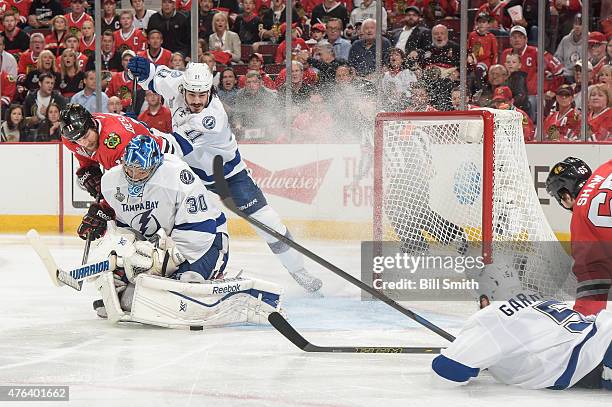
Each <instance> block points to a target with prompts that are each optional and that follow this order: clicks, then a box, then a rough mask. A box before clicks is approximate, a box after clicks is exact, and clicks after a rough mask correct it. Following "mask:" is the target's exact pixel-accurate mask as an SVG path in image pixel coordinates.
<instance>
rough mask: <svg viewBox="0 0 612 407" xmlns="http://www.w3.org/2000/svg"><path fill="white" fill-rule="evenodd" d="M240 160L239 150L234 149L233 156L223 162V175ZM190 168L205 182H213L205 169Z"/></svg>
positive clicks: (230, 171)
mask: <svg viewBox="0 0 612 407" xmlns="http://www.w3.org/2000/svg"><path fill="white" fill-rule="evenodd" d="M175 134H176V133H175ZM179 144H180V143H179ZM241 161H242V157H241V156H240V151H238V150H236V155H235V156H234V158H232V159H231V160H229V161H228V162H226V163H225V164H223V175H225V176H227V175H228V174H231V173H232V171H234V168H236V166H237V165H238V164H240V162H241ZM191 169H192V170H193V172H195V173H196V175H197V176H198V177H200V179H201V180H203V181H206V182H214V179H213V177H212V175H208V174H207V173H206V171H204V170H202V169H200V168H195V167H191Z"/></svg>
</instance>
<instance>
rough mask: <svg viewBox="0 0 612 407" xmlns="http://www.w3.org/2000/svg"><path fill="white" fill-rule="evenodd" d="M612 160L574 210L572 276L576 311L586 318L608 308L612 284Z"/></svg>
mask: <svg viewBox="0 0 612 407" xmlns="http://www.w3.org/2000/svg"><path fill="white" fill-rule="evenodd" d="M611 203H612V160H610V161H608V162H606V163H604V164H602V165H601V166H600V167H599V168H597V169H596V170H595V171H594V172H593V175H591V178H589V180H588V181H587V183H586V184H585V185H584V187H582V189H581V190H580V193H579V194H578V197H577V198H576V203H575V204H574V208H573V210H572V221H571V224H570V232H571V236H572V257H573V258H574V266H573V272H574V274H575V275H576V279H577V280H578V288H577V290H576V304H575V305H574V309H575V310H576V311H578V312H580V313H582V314H584V315H592V314H596V313H597V312H599V311H600V310H602V309H604V308H606V301H607V298H608V290H609V289H610V285H611V284H612V250H610V248H611V247H612V212H611V211H610V209H611Z"/></svg>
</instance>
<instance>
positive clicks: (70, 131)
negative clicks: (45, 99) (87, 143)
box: [60, 103, 96, 142]
mask: <svg viewBox="0 0 612 407" xmlns="http://www.w3.org/2000/svg"><path fill="white" fill-rule="evenodd" d="M95 128H96V122H95V121H94V119H93V116H92V115H91V113H89V111H88V110H87V109H85V108H84V107H83V106H81V105H79V104H78V103H70V104H68V105H66V107H65V108H64V109H62V111H61V113H60V130H61V133H62V136H64V137H66V138H67V139H68V140H70V141H75V142H76V141H77V140H78V139H80V138H81V137H83V136H84V135H85V134H86V133H87V130H89V129H95Z"/></svg>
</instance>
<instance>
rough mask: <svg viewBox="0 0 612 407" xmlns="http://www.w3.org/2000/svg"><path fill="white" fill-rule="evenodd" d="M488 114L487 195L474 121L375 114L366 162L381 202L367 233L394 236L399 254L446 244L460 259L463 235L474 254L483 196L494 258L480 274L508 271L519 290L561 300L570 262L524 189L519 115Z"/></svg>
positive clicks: (569, 288)
mask: <svg viewBox="0 0 612 407" xmlns="http://www.w3.org/2000/svg"><path fill="white" fill-rule="evenodd" d="M488 111H490V112H491V113H493V115H494V129H493V132H494V143H493V146H492V147H493V168H494V169H493V184H492V191H493V192H492V196H490V194H486V193H485V194H483V151H484V149H483V143H484V142H485V141H484V138H483V130H484V122H483V120H482V118H480V117H469V118H468V117H458V116H453V115H450V114H449V115H448V117H446V116H443V117H438V116H437V117H435V118H432V117H431V115H429V117H427V116H426V114H425V115H424V116H423V117H415V116H413V115H410V116H408V115H406V116H405V117H404V116H403V115H400V116H398V117H394V118H393V119H389V118H387V119H384V120H381V119H380V118H379V119H378V120H379V122H381V123H382V127H379V128H382V133H381V134H378V135H377V137H376V141H375V142H376V143H380V147H381V148H380V149H379V150H377V151H379V152H380V153H379V154H378V156H377V155H376V154H375V157H374V159H375V167H374V168H379V171H378V173H375V177H377V178H379V179H377V180H376V182H380V183H381V184H380V186H381V187H382V189H381V191H382V197H381V198H382V208H375V216H374V218H375V219H374V222H375V231H376V230H377V226H382V227H381V228H380V229H378V230H382V236H376V232H375V240H383V241H399V242H401V243H400V247H401V250H402V251H403V252H405V253H409V254H415V255H416V254H427V255H435V254H436V253H438V252H439V253H442V252H444V253H448V251H449V250H450V251H453V252H454V254H455V255H463V254H465V253H466V249H467V247H466V241H467V242H469V250H470V253H471V252H473V251H474V250H476V251H478V250H482V247H483V246H482V244H480V243H479V242H481V241H482V231H483V214H482V211H483V202H489V203H490V204H491V205H490V207H492V213H490V216H491V218H490V223H489V224H490V225H491V226H490V229H492V230H491V233H492V241H493V247H492V262H493V263H492V264H491V265H490V266H487V268H486V270H485V272H486V273H488V274H489V275H493V276H508V275H511V276H515V278H518V279H519V280H520V285H521V286H522V288H523V289H524V288H529V289H531V290H535V291H538V292H540V293H542V294H544V295H550V296H556V297H562V298H567V297H568V296H570V295H571V293H573V292H574V287H575V280H574V279H573V274H572V273H570V269H571V259H570V257H569V256H568V255H567V253H566V252H565V251H564V250H563V247H562V246H561V244H560V243H559V242H558V240H557V238H556V236H555V235H554V233H553V231H552V229H551V228H550V225H549V224H548V222H547V220H546V218H545V216H544V213H543V212H542V209H541V207H540V203H539V200H538V197H537V194H536V191H535V189H534V187H533V181H532V177H531V174H530V171H529V166H528V161H527V154H526V151H525V145H524V141H523V132H522V126H521V123H522V116H521V115H520V113H517V112H515V111H500V110H488ZM487 142H488V141H487ZM486 195H489V196H486ZM487 216H489V214H487ZM485 224H486V223H485ZM513 278H514V277H513ZM495 280H496V283H495V284H497V283H500V282H501V280H503V279H500V278H497V277H495ZM508 284H511V283H510V282H508ZM517 284H518V282H517Z"/></svg>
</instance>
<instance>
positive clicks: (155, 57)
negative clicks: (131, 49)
mask: <svg viewBox="0 0 612 407" xmlns="http://www.w3.org/2000/svg"><path fill="white" fill-rule="evenodd" d="M147 42H148V43H149V47H148V49H146V50H144V51H140V52H139V53H138V56H139V57H143V58H147V59H148V60H149V61H151V62H152V63H154V64H155V65H166V66H170V60H171V59H172V52H170V50H167V49H166V48H163V47H162V44H163V43H164V38H163V35H162V33H161V31H159V30H151V31H149V32H148V33H147Z"/></svg>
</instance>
